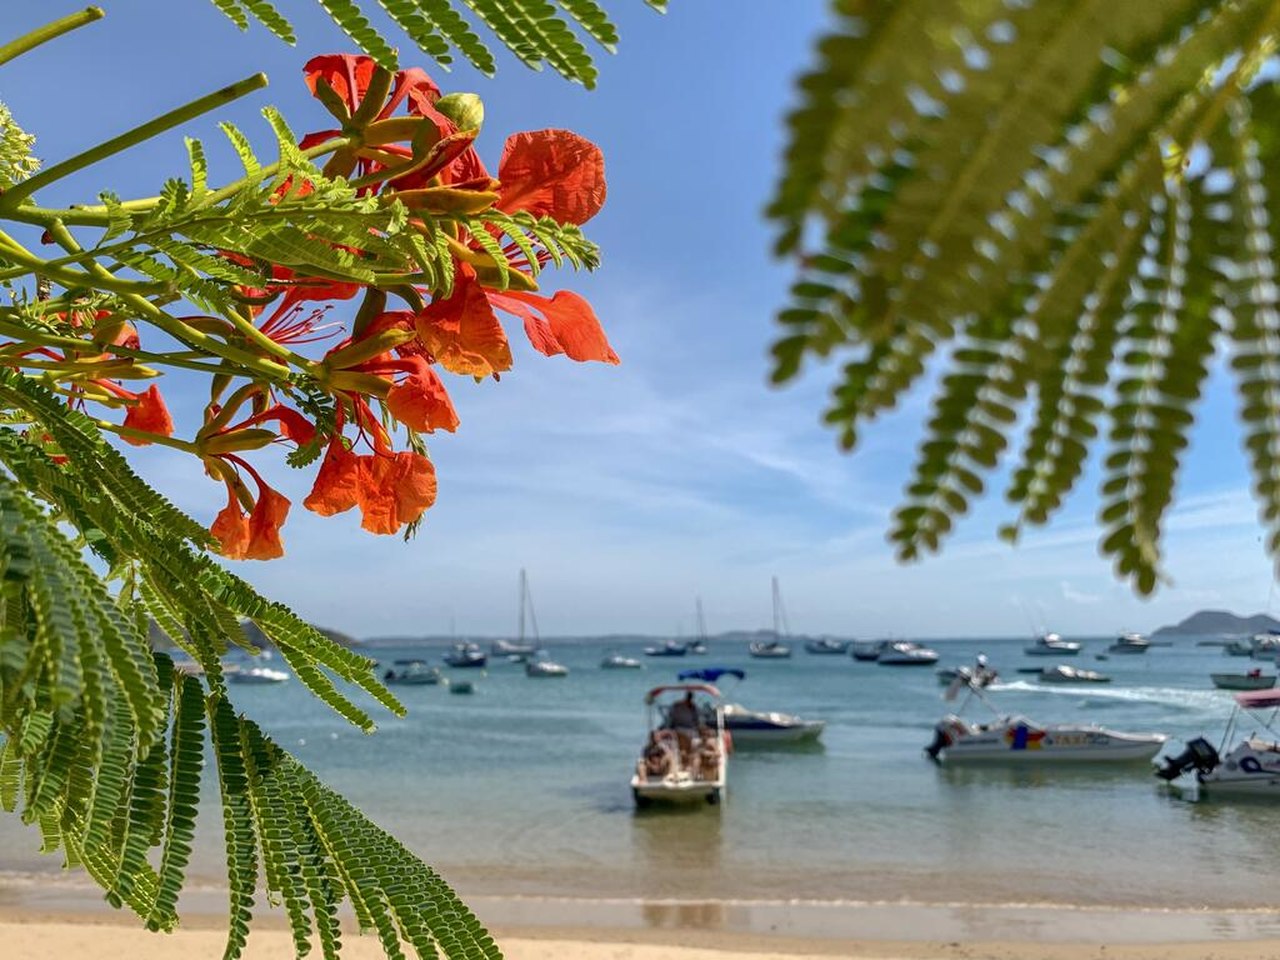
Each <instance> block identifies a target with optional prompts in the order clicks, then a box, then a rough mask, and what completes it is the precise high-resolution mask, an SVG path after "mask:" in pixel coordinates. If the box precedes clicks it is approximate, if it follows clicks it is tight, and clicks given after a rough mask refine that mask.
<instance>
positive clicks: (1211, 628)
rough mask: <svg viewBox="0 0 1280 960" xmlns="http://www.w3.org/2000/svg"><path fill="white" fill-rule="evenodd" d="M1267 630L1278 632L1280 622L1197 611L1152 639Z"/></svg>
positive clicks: (1259, 616) (1257, 616) (1259, 615)
mask: <svg viewBox="0 0 1280 960" xmlns="http://www.w3.org/2000/svg"><path fill="white" fill-rule="evenodd" d="M1268 630H1280V620H1276V619H1275V618H1274V617H1269V616H1267V615H1266V614H1265V613H1255V614H1254V615H1253V616H1251V617H1238V616H1236V615H1235V614H1234V613H1229V612H1227V611H1226V610H1198V611H1196V612H1195V613H1193V614H1192V615H1191V616H1189V617H1187V619H1185V620H1183V621H1182V622H1181V623H1176V624H1174V625H1173V626H1169V627H1161V628H1160V629H1159V630H1157V631H1155V632H1154V633H1153V634H1151V636H1153V637H1188V636H1196V637H1211V636H1221V635H1226V634H1237V635H1245V636H1247V635H1252V634H1255V633H1266V632H1267V631H1268Z"/></svg>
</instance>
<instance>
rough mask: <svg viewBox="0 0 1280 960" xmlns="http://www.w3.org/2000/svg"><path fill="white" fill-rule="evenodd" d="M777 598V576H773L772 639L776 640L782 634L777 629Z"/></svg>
mask: <svg viewBox="0 0 1280 960" xmlns="http://www.w3.org/2000/svg"><path fill="white" fill-rule="evenodd" d="M778 601H779V598H778V578H777V577H774V578H773V639H774V640H777V639H778V638H779V637H780V636H782V634H781V632H780V631H779V629H778V619H779V602H778Z"/></svg>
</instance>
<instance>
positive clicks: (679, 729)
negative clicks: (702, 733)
mask: <svg viewBox="0 0 1280 960" xmlns="http://www.w3.org/2000/svg"><path fill="white" fill-rule="evenodd" d="M667 726H669V727H670V728H671V729H672V730H674V731H675V732H676V739H677V740H678V741H679V743H680V756H681V758H683V760H684V762H685V763H686V764H687V763H688V762H689V760H690V754H691V753H692V751H693V735H694V734H695V733H697V731H698V705H697V704H696V703H694V702H693V691H692V690H690V691H688V692H687V693H685V695H684V699H683V700H677V701H676V702H675V703H673V704H672V705H671V709H670V710H668V711H667Z"/></svg>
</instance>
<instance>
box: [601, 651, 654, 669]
mask: <svg viewBox="0 0 1280 960" xmlns="http://www.w3.org/2000/svg"><path fill="white" fill-rule="evenodd" d="M600 669H601V670H643V669H644V664H643V663H641V662H640V661H639V660H637V659H636V658H635V657H624V656H623V655H622V654H620V653H610V654H606V656H605V658H604V659H603V660H601V661H600Z"/></svg>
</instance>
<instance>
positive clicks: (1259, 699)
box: [1155, 690, 1280, 799]
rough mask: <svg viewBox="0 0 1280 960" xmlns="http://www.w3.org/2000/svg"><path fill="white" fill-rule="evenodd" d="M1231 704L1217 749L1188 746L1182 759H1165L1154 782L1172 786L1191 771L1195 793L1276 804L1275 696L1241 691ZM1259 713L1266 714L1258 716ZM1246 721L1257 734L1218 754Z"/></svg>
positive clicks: (1279, 760)
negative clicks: (1255, 726) (1255, 727)
mask: <svg viewBox="0 0 1280 960" xmlns="http://www.w3.org/2000/svg"><path fill="white" fill-rule="evenodd" d="M1235 700H1236V705H1235V708H1234V709H1233V710H1232V711H1231V716H1230V717H1229V718H1228V719H1227V728H1226V729H1225V730H1224V731H1223V733H1222V740H1221V742H1220V743H1219V745H1218V746H1217V747H1214V745H1213V744H1211V743H1210V742H1209V741H1208V740H1206V739H1205V738H1204V737H1196V738H1195V739H1194V740H1189V741H1187V744H1186V749H1185V750H1183V752H1182V753H1180V754H1178V755H1177V756H1175V757H1166V758H1165V760H1164V763H1162V764H1161V765H1160V766H1159V767H1158V768H1157V769H1156V771H1155V774H1156V776H1157V777H1159V778H1160V779H1162V780H1167V781H1173V780H1176V779H1177V778H1178V777H1180V776H1182V775H1183V774H1184V773H1191V772H1193V771H1194V773H1195V779H1196V782H1197V783H1198V784H1199V789H1200V790H1201V791H1203V792H1204V794H1205V795H1206V796H1209V797H1214V796H1226V797H1232V796H1237V797H1268V798H1271V799H1280V730H1277V729H1276V726H1275V723H1276V715H1277V713H1280V691H1276V690H1249V691H1242V692H1241V693H1237V694H1235ZM1263 711H1270V712H1269V713H1265V714H1264V713H1263ZM1246 717H1247V718H1248V719H1249V720H1252V721H1253V722H1254V723H1257V724H1258V725H1259V726H1260V727H1261V728H1262V730H1261V731H1258V730H1251V731H1250V732H1249V733H1248V734H1247V735H1246V736H1244V737H1243V738H1242V739H1241V740H1240V742H1238V743H1237V744H1236V745H1235V746H1233V747H1232V748H1231V749H1230V750H1229V751H1227V752H1226V753H1223V751H1224V750H1226V749H1227V744H1228V743H1230V742H1231V738H1232V736H1233V735H1234V734H1235V732H1236V730H1237V729H1239V728H1241V727H1243V723H1242V721H1243V719H1244V718H1246ZM1263 731H1265V733H1264V732H1263Z"/></svg>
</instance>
